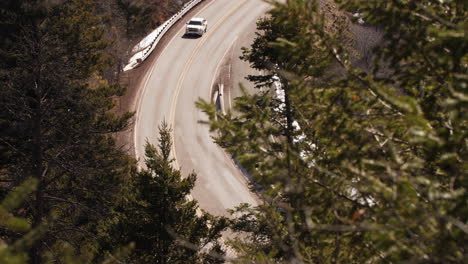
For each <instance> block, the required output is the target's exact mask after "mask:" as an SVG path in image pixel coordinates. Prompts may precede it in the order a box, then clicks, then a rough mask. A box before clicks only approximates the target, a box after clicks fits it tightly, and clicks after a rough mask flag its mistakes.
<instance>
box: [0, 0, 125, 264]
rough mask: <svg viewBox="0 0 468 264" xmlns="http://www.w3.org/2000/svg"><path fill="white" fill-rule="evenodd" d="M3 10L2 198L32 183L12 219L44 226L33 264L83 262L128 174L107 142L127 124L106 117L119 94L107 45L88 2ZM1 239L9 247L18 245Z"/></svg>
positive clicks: (7, 4) (14, 236)
mask: <svg viewBox="0 0 468 264" xmlns="http://www.w3.org/2000/svg"><path fill="white" fill-rule="evenodd" d="M0 7H1V10H2V12H1V14H2V16H3V17H2V19H1V21H2V25H1V26H2V28H4V29H5V30H3V31H2V32H0V34H2V43H1V57H2V58H1V60H0V61H1V62H2V63H1V68H0V101H1V103H0V112H1V113H0V127H1V128H0V129H1V135H0V148H1V150H2V154H1V155H2V164H1V166H2V167H1V168H0V171H1V181H2V186H1V187H2V188H1V195H2V196H5V195H6V194H7V193H9V191H10V190H11V189H12V188H14V187H15V186H17V185H19V184H20V183H21V182H23V181H24V179H25V177H33V178H34V179H36V180H37V188H36V190H35V191H34V193H33V195H29V196H28V197H27V198H26V199H25V201H24V203H23V204H21V208H22V209H21V210H18V211H16V212H15V216H18V217H22V218H27V219H29V220H30V221H31V223H32V227H33V228H37V227H39V226H42V225H43V224H44V223H46V222H47V225H46V227H45V228H46V230H45V231H44V233H43V234H42V236H40V237H39V238H38V239H37V241H35V242H34V244H33V245H32V247H31V249H30V252H29V261H30V263H41V262H42V261H43V260H45V259H46V258H45V257H46V255H49V256H50V257H51V258H52V259H55V260H56V261H57V259H60V257H59V255H60V254H59V251H60V250H58V248H61V245H63V244H68V245H71V247H72V248H74V250H75V253H76V254H78V255H80V254H83V255H86V256H88V257H89V258H90V257H91V256H92V255H93V248H94V245H95V242H96V237H95V236H94V235H93V234H94V233H95V230H96V228H97V226H98V224H99V222H100V221H104V220H105V219H106V218H108V217H110V215H111V213H112V207H114V206H115V205H116V203H118V202H119V199H121V197H122V196H124V195H123V194H124V193H125V190H126V186H125V183H126V181H127V180H128V179H129V177H130V173H131V171H132V168H133V161H132V160H131V159H129V158H128V157H127V156H126V155H125V154H124V153H123V152H122V151H121V150H119V149H118V148H117V147H116V145H115V142H114V140H113V139H112V137H111V133H112V132H116V131H120V130H122V129H124V128H125V127H126V124H127V122H128V119H129V118H130V117H131V116H132V115H131V114H124V115H123V116H116V115H114V114H112V112H111V109H112V108H113V107H114V103H113V100H114V97H115V96H118V95H121V94H122V92H123V89H122V87H120V86H118V85H114V84H110V83H108V82H107V81H106V80H104V79H102V78H101V77H100V74H101V73H102V72H103V71H104V70H105V69H106V68H108V67H109V66H110V60H109V58H108V57H107V56H106V54H105V52H104V50H105V49H106V48H107V47H108V46H109V42H108V41H106V40H105V39H104V38H103V33H104V29H103V28H102V27H101V23H100V22H99V18H98V17H96V16H95V15H94V14H93V12H92V10H93V4H92V2H91V1H88V0H70V1H65V2H63V3H57V4H52V3H50V4H49V3H47V2H36V1H3V2H2V3H1V6H0ZM1 232H2V234H6V235H7V237H8V240H12V241H17V240H20V239H21V237H22V235H21V234H18V233H11V232H9V231H8V230H3V229H2V230H1ZM80 250H82V252H80Z"/></svg>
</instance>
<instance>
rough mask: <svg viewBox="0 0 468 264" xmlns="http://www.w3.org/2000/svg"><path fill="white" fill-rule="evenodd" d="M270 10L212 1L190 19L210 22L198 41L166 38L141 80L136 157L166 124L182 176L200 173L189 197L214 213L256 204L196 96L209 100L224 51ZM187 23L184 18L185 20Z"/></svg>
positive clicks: (252, 0) (255, 0) (259, 4)
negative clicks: (210, 128) (213, 136)
mask: <svg viewBox="0 0 468 264" xmlns="http://www.w3.org/2000/svg"><path fill="white" fill-rule="evenodd" d="M268 8H269V6H268V4H267V3H265V2H264V1H262V0H235V1H233V0H214V1H212V2H210V3H209V4H208V5H207V6H205V7H204V8H203V9H201V10H200V11H199V12H198V13H197V14H195V15H194V16H200V17H204V18H206V19H207V20H208V23H209V24H208V32H207V33H206V34H205V35H204V36H203V37H201V38H185V37H184V34H183V33H184V31H183V30H184V28H182V29H181V30H179V31H178V32H177V34H175V36H174V37H173V38H172V39H171V40H170V42H169V44H168V45H167V46H166V48H164V50H163V51H162V52H161V54H160V56H159V58H158V60H157V61H156V62H155V63H154V64H153V65H152V67H151V69H150V70H149V71H148V73H147V75H146V76H145V77H144V78H145V79H144V80H145V81H144V82H143V87H141V88H142V89H143V92H142V97H141V98H140V99H139V102H140V103H139V106H137V119H136V122H135V132H134V133H135V134H134V137H135V138H134V142H135V150H136V156H137V157H139V158H140V160H141V159H142V156H143V154H144V145H145V142H146V141H148V142H150V143H152V144H155V145H156V144H157V131H158V126H159V124H160V123H161V121H162V120H166V121H167V122H168V123H169V124H171V125H172V127H173V129H174V141H175V144H174V150H175V157H176V159H177V162H176V166H180V167H181V169H182V172H183V174H184V175H186V174H188V173H189V172H192V171H194V172H196V173H197V175H198V178H197V183H196V186H195V189H194V190H193V192H192V196H193V197H194V198H195V199H196V200H198V202H199V204H200V207H201V208H202V209H204V210H206V211H208V212H210V213H212V214H215V215H227V213H226V209H230V208H234V207H235V206H237V205H239V204H240V203H250V204H253V205H256V204H258V202H257V199H256V197H255V195H254V194H252V193H251V192H250V191H249V189H248V187H247V181H246V179H245V177H244V176H243V175H242V174H241V173H240V171H239V170H238V169H237V168H236V166H235V165H234V163H233V162H232V160H231V159H230V157H229V156H228V155H227V154H226V153H225V152H224V151H223V150H222V149H221V148H220V147H219V146H217V145H216V144H214V143H213V141H212V139H211V138H210V134H209V131H208V127H207V126H206V125H202V124H199V123H198V121H200V120H206V119H207V118H206V116H205V115H204V114H203V113H202V112H201V111H200V110H198V109H196V107H195V101H196V100H198V98H204V99H205V100H208V101H209V100H210V95H211V90H210V89H211V87H212V86H213V83H214V82H215V78H216V73H217V71H218V69H219V66H220V64H221V63H222V61H223V58H224V57H225V56H226V54H227V51H228V50H229V49H230V48H231V47H232V46H234V43H235V42H236V41H237V40H238V39H239V38H243V37H245V36H246V33H247V32H252V31H254V30H255V21H256V20H257V19H258V17H259V16H262V15H263V14H264V13H265V12H266V11H267V10H268ZM185 19H186V20H187V19H188V18H185Z"/></svg>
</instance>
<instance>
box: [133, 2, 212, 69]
mask: <svg viewBox="0 0 468 264" xmlns="http://www.w3.org/2000/svg"><path fill="white" fill-rule="evenodd" d="M202 1H203V0H192V1H190V2H188V3H187V4H185V6H184V7H183V8H182V9H181V10H180V11H179V12H178V13H177V14H175V15H173V16H172V17H171V18H170V19H169V20H167V21H166V22H164V24H162V25H161V26H160V27H158V28H157V29H155V30H153V32H151V33H150V34H149V35H148V36H146V37H145V38H143V39H142V40H141V41H140V42H139V43H138V44H137V45H136V46H135V47H133V49H132V53H134V54H133V55H132V57H131V58H130V60H129V61H128V64H127V65H126V66H125V67H124V71H128V70H131V69H133V68H135V67H136V66H138V65H139V64H140V63H142V62H143V61H144V60H146V58H148V57H149V55H151V52H153V50H154V48H155V47H156V46H157V45H158V43H159V41H160V40H161V38H162V37H163V36H164V34H166V32H167V31H168V30H169V29H170V28H171V27H172V26H173V25H174V24H175V23H176V22H177V21H179V20H180V19H181V18H182V17H183V16H184V15H185V14H186V13H187V12H188V11H190V10H191V9H192V8H193V7H195V6H196V5H198V4H199V3H200V2H202Z"/></svg>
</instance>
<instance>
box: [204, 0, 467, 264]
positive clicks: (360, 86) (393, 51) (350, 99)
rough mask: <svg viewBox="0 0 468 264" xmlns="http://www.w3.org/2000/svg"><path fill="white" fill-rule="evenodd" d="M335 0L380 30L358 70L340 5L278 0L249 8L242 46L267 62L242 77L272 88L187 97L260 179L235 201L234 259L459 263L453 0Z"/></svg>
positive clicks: (458, 16) (461, 72) (459, 65)
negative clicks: (249, 36) (230, 96)
mask: <svg viewBox="0 0 468 264" xmlns="http://www.w3.org/2000/svg"><path fill="white" fill-rule="evenodd" d="M337 2H339V3H342V4H341V6H340V7H341V8H342V9H344V10H346V11H349V12H355V11H356V10H360V12H361V13H362V14H363V16H364V19H365V21H366V22H367V23H370V25H376V29H377V30H383V31H384V41H383V42H382V43H380V45H379V47H378V49H377V50H375V51H374V54H375V56H374V64H373V66H372V68H371V69H361V68H357V67H356V66H355V64H354V62H355V60H356V57H357V55H356V54H355V51H354V50H353V36H352V34H351V33H350V32H349V31H348V30H347V29H348V26H349V24H348V23H349V22H348V21H347V19H346V18H343V19H342V20H339V21H330V20H329V19H330V16H327V14H326V13H324V12H323V9H321V8H320V7H321V5H320V4H323V3H324V1H312V0H291V1H288V2H287V3H286V4H279V3H276V4H275V8H274V9H273V10H272V11H271V12H270V14H271V17H269V18H267V19H266V20H263V21H260V23H259V29H260V30H261V33H260V34H259V35H258V36H257V39H256V40H255V42H254V45H253V46H252V49H250V50H246V53H245V55H244V57H245V58H246V59H247V60H249V61H250V62H251V64H252V66H253V67H255V68H257V69H261V70H266V71H268V73H270V74H269V75H267V76H260V77H251V78H250V79H252V80H254V81H257V82H258V84H259V85H260V86H262V85H264V86H265V85H268V84H270V83H272V82H273V81H274V80H275V79H277V80H278V79H279V80H280V82H281V88H280V90H282V91H283V92H284V94H285V97H284V98H278V97H276V96H271V95H270V94H269V93H267V92H260V93H258V94H254V95H245V96H243V97H241V98H238V99H236V107H235V109H234V112H233V113H228V114H227V115H222V114H220V113H217V112H215V108H214V107H213V106H211V105H208V104H206V103H204V102H199V103H198V105H199V106H200V107H201V108H202V109H203V110H204V111H206V112H207V113H208V115H209V117H210V120H211V121H210V126H211V129H212V130H216V131H218V132H219V136H218V137H217V138H216V140H217V142H218V143H219V144H220V145H221V146H223V147H225V148H226V149H227V150H228V151H229V152H231V153H233V154H234V155H235V156H236V157H237V158H238V160H239V161H240V162H241V164H242V165H243V166H244V167H245V168H246V169H247V170H248V171H249V172H250V173H251V174H252V175H253V177H254V180H255V182H256V183H258V184H260V185H261V186H262V188H263V190H264V191H263V192H262V197H263V201H264V203H263V204H262V205H260V206H259V207H258V208H248V207H246V206H242V207H240V208H238V210H237V211H238V212H241V213H243V214H242V216H241V217H240V218H239V219H238V221H237V223H235V225H234V226H233V229H234V230H237V231H244V232H247V233H248V234H250V235H249V236H248V237H247V239H243V240H238V241H236V242H235V243H234V244H235V246H236V249H237V250H238V252H239V255H240V258H239V262H240V263H244V262H247V263H271V262H275V263H276V262H280V263H381V262H384V263H387V262H390V263H400V262H404V261H408V262H417V263H421V262H422V263H462V262H463V261H465V260H466V258H467V254H468V253H467V252H466V249H465V246H464V245H466V244H467V237H468V236H467V234H468V229H467V226H466V222H467V215H468V214H467V210H468V207H467V204H466V200H467V192H466V188H467V186H468V185H467V180H468V177H467V174H466V165H465V164H466V157H467V155H466V154H467V148H466V142H465V141H466V131H467V130H466V126H467V120H466V116H467V115H466V110H467V109H466V81H467V78H466V73H467V67H466V58H467V57H466V54H467V48H468V42H467V39H466V36H465V35H464V34H463V32H464V30H465V29H466V19H465V17H466V15H467V12H466V9H464V5H463V3H462V1H450V2H440V1H428V2H421V1H384V2H382V1H359V0H356V1H337ZM429 2H430V3H429ZM322 7H323V6H322ZM331 17H333V16H331ZM332 22H334V23H332ZM370 25H369V26H370ZM275 75H276V76H278V78H277V77H274V76H275ZM288 104H289V106H288Z"/></svg>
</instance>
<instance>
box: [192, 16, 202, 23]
mask: <svg viewBox="0 0 468 264" xmlns="http://www.w3.org/2000/svg"><path fill="white" fill-rule="evenodd" d="M203 20H205V19H204V18H203V17H192V19H190V21H200V22H203Z"/></svg>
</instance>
